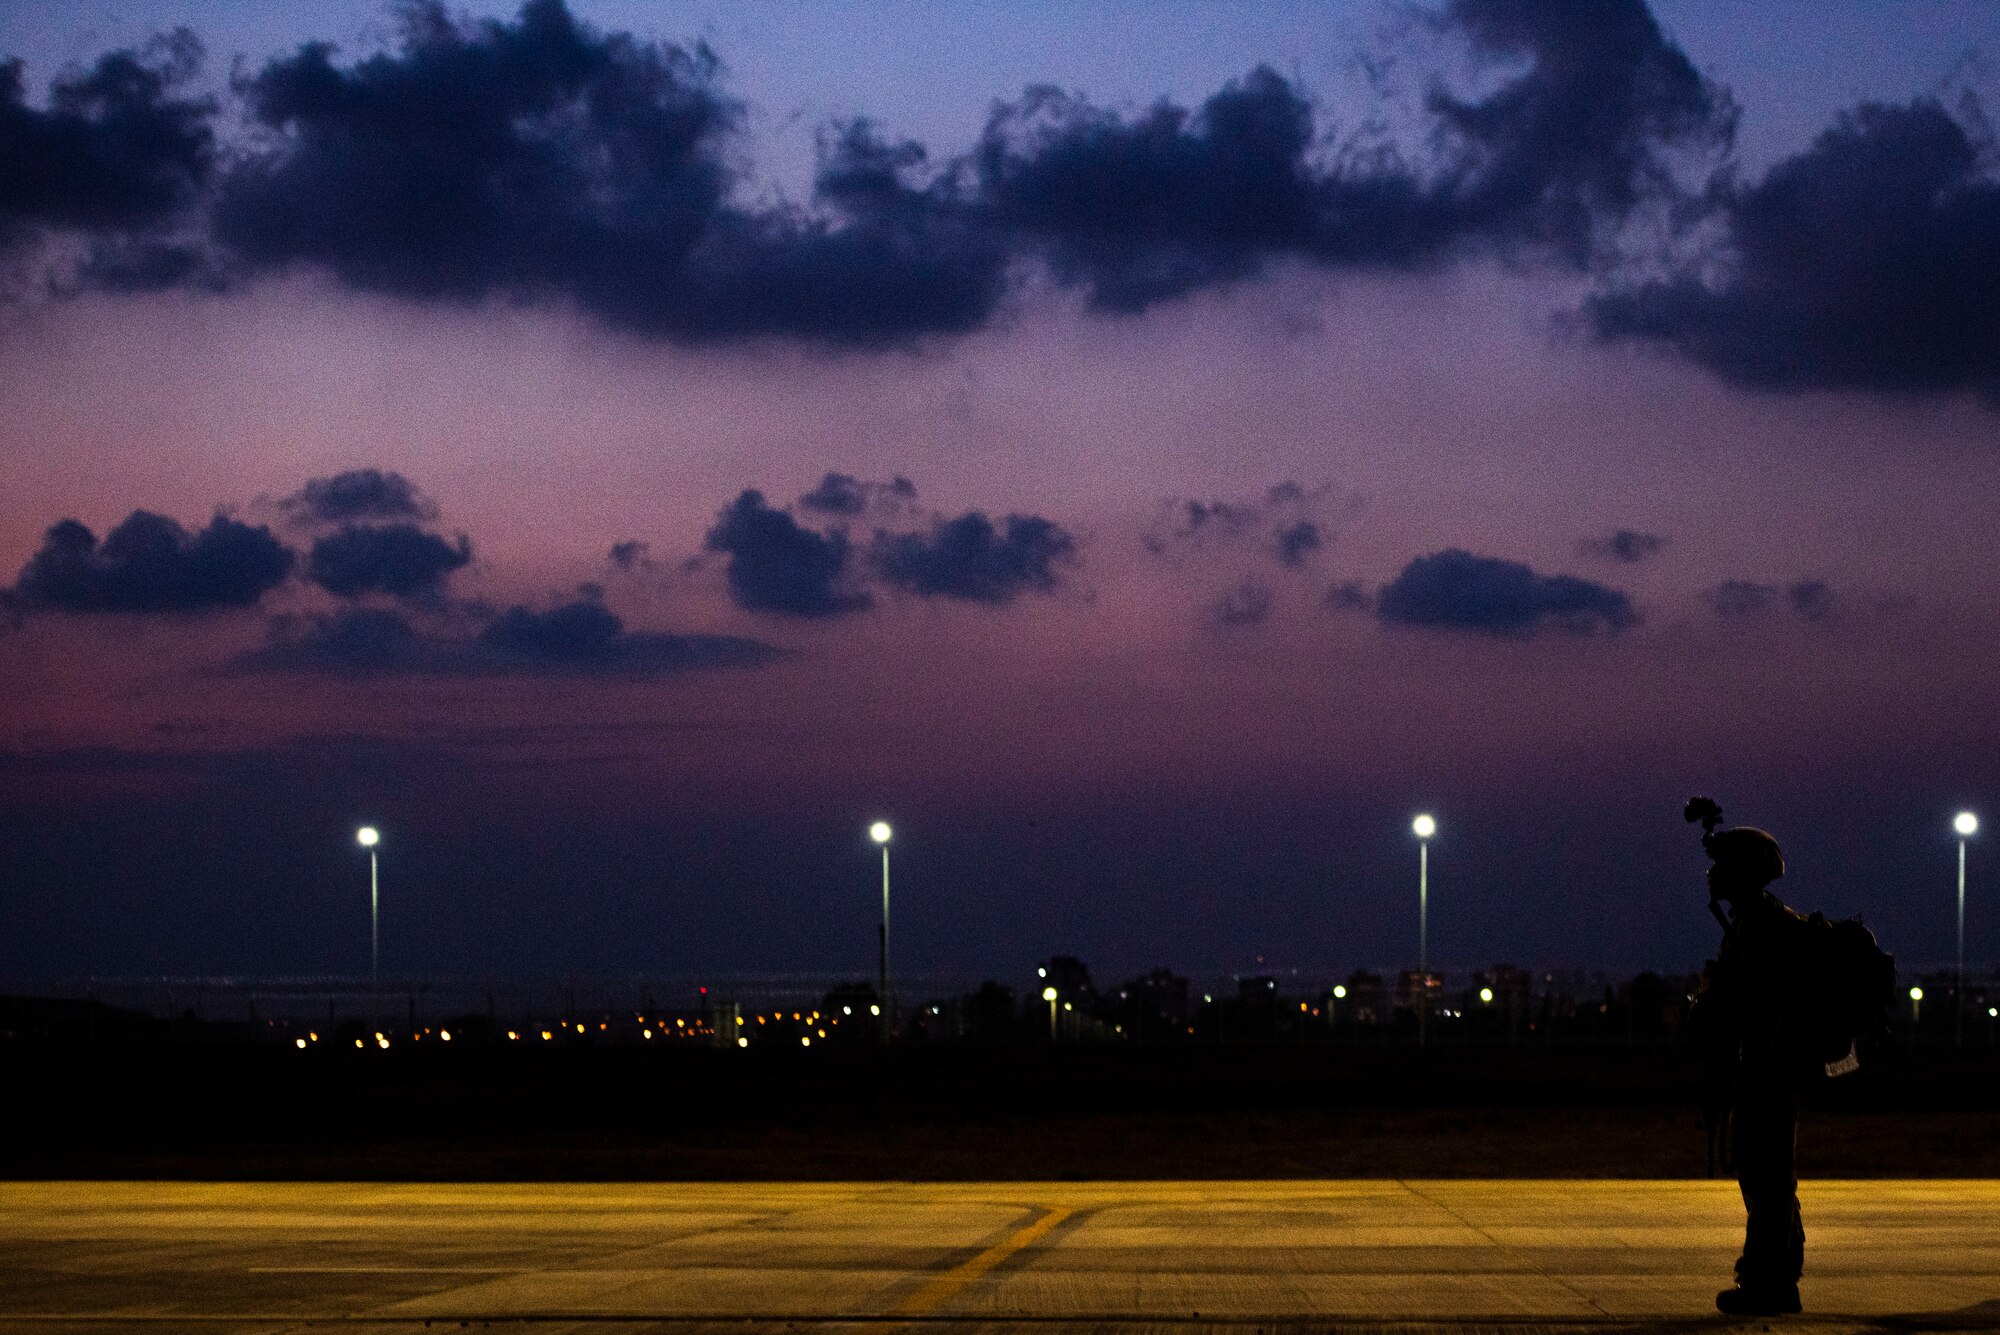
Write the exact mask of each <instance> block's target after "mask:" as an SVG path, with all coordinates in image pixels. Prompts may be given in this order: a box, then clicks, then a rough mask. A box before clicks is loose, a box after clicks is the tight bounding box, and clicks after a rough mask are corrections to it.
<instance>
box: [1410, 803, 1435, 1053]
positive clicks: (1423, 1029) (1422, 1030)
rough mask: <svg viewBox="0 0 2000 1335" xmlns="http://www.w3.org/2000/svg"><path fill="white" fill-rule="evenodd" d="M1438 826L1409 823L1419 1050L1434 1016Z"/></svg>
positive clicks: (1427, 821) (1421, 820)
mask: <svg viewBox="0 0 2000 1335" xmlns="http://www.w3.org/2000/svg"><path fill="white" fill-rule="evenodd" d="M1437 828H1438V823H1437V822H1436V821H1435V820H1433V819H1431V817H1430V814H1429V813H1428V812H1425V813H1423V814H1420V815H1419V816H1418V817H1417V818H1416V819H1415V820H1413V821H1411V822H1410V829H1411V830H1412V831H1413V832H1414V833H1415V834H1416V836H1417V1046H1418V1047H1423V1046H1424V1045H1425V1044H1426V1042H1427V1041H1428V1040H1429V1037H1430V1033H1429V1031H1430V1014H1431V836H1432V835H1434V834H1436V833H1437Z"/></svg>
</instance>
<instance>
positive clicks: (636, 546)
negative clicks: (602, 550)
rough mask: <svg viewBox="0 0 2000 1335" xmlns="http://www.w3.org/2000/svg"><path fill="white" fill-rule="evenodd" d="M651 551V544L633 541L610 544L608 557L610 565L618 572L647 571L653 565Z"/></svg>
mask: <svg viewBox="0 0 2000 1335" xmlns="http://www.w3.org/2000/svg"><path fill="white" fill-rule="evenodd" d="M652 551H653V548H652V544H650V543H644V542H639V541H637V540H636V539H635V540H632V541H628V542H614V543H612V544H611V551H610V553H609V556H610V559H611V564H612V565H615V566H617V567H618V568H619V569H620V570H648V569H651V568H652V564H653V558H652Z"/></svg>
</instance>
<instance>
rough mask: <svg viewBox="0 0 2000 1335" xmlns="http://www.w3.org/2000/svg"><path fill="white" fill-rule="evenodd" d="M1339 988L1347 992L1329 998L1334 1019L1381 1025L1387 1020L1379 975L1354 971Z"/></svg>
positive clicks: (1363, 970) (1365, 971) (1362, 970)
mask: <svg viewBox="0 0 2000 1335" xmlns="http://www.w3.org/2000/svg"><path fill="white" fill-rule="evenodd" d="M1340 986H1342V987H1344V988H1345V989H1346V990H1347V995H1346V996H1344V997H1340V996H1334V997H1330V998H1329V1002H1330V1004H1331V1005H1332V1006H1333V1007H1334V1010H1335V1018H1336V1019H1338V1020H1346V1021H1350V1022H1352V1023H1354V1024H1381V1023H1382V1022H1383V1021H1385V1020H1387V1019H1388V1018H1389V1014H1388V1010H1387V1009H1386V1007H1385V1006H1384V1004H1383V996H1382V975H1381V974H1379V973H1369V972H1368V971H1367V970H1366V969H1356V970H1355V971H1354V972H1353V973H1351V974H1349V975H1348V976H1347V981H1346V982H1345V983H1343V984H1341V985H1340Z"/></svg>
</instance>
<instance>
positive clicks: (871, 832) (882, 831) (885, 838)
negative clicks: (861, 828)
mask: <svg viewBox="0 0 2000 1335" xmlns="http://www.w3.org/2000/svg"><path fill="white" fill-rule="evenodd" d="M892 833H894V831H892V830H891V829H890V828H889V822H888V821H886V820H878V821H876V822H875V823H874V824H873V825H871V826H869V827H868V837H869V838H870V839H873V840H874V841H875V842H876V843H878V844H886V843H888V842H889V836H890V835H891V834H892Z"/></svg>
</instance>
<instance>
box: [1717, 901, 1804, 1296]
mask: <svg viewBox="0 0 2000 1335" xmlns="http://www.w3.org/2000/svg"><path fill="white" fill-rule="evenodd" d="M1805 928H1806V920H1805V919H1804V918H1803V917H1801V916H1800V915H1799V914H1798V913H1796V912H1794V911H1793V910H1792V909H1790V908H1787V907H1786V906H1785V904H1784V903H1783V902H1782V901H1781V900H1779V898H1778V897H1777V896H1776V895H1774V894H1772V893H1771V892H1770V891H1769V890H1757V891H1754V892H1750V893H1744V894H1741V895H1739V896H1738V898H1737V899H1736V901H1735V903H1734V904H1733V906H1732V911H1731V913H1730V922H1729V928H1728V930H1727V932H1725V933H1724V935H1723V940H1722V952H1721V955H1720V957H1719V958H1718V959H1717V960H1716V968H1715V988H1714V991H1715V992H1716V993H1717V995H1715V996H1713V997H1711V998H1710V1004H1711V1005H1715V1006H1717V1007H1718V1008H1719V1009H1720V1010H1721V1011H1722V1014H1720V1015H1719V1016H1716V1017H1715V1018H1716V1020H1717V1021H1718V1029H1719V1033H1718V1035H1717V1037H1718V1038H1719V1039H1720V1040H1721V1041H1722V1042H1724V1043H1725V1044H1727V1045H1728V1046H1729V1048H1731V1049H1733V1052H1734V1056H1735V1058H1736V1060H1735V1068H1736V1069H1735V1111H1734V1115H1733V1117H1732V1119H1731V1123H1730V1127H1731V1132H1732V1135H1731V1142H1732V1149H1733V1151H1734V1155H1733V1157H1734V1159H1735V1165H1736V1182H1737V1185H1738V1186H1739V1187H1740V1188H1741V1189H1742V1192H1743V1206H1744V1209H1745V1211H1746V1212H1747V1213H1748V1215H1749V1218H1748V1221H1747V1223H1746V1225H1745V1227H1744V1231H1743V1255H1742V1256H1740V1257H1739V1258H1737V1261H1736V1283H1737V1287H1738V1289H1739V1290H1741V1291H1743V1292H1744V1293H1745V1294H1749V1295H1754V1296H1770V1295H1776V1296H1777V1297H1778V1298H1779V1299H1780V1300H1783V1299H1786V1298H1789V1299H1790V1301H1791V1302H1794V1303H1795V1302H1796V1301H1797V1299H1796V1293H1797V1288H1798V1282H1799V1273H1800V1270H1801V1269H1802V1267H1803V1265H1804V1261H1805V1241H1806V1235H1805V1229H1804V1228H1803V1227H1802V1226H1801V1224H1800V1221H1799V1178H1798V1166H1797V1164H1798V1157H1797V1150H1798V1127H1799V1093H1800V1089H1801V1087H1802V1086H1803V1085H1804V1084H1805V1082H1806V1080H1807V1078H1808V1077H1809V1076H1810V1075H1811V1074H1812V1073H1813V1071H1814V1070H1815V1069H1816V1067H1817V1065H1818V1063H1816V1062H1815V1061H1814V1060H1813V1059H1812V1057H1811V1055H1810V1053H1809V1051H1808V1046H1807V1044H1806V1042H1805V1041H1804V1038H1803V1036H1802V1035H1801V1034H1800V1032H1799V1014H1798V997H1799V995H1800V991H1801V982H1800V977H1801V969H1802V959H1803V954H1802V952H1803V949H1804V946H1803V941H1802V937H1803V933H1804V930H1805ZM1793 1310H1796V1309H1795V1308H1794V1309H1793Z"/></svg>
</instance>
